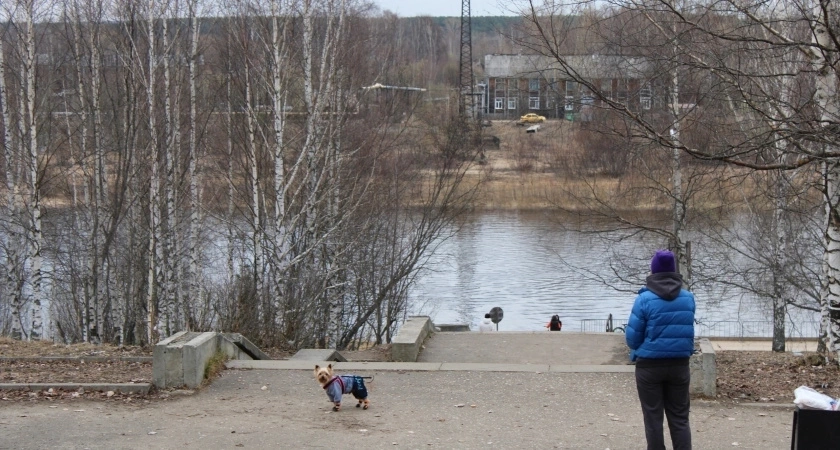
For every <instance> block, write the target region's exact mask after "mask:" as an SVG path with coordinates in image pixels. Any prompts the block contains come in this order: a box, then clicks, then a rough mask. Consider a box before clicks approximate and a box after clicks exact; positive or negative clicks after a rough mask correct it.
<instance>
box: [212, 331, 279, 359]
mask: <svg viewBox="0 0 840 450" xmlns="http://www.w3.org/2000/svg"><path fill="white" fill-rule="evenodd" d="M221 339H222V340H221V341H220V342H219V346H220V348H221V350H222V351H223V352H224V353H225V354H226V355H228V356H229V357H231V358H233V359H271V357H270V356H268V355H267V354H265V353H264V352H263V351H262V350H260V349H259V347H257V346H256V345H254V344H253V343H252V342H251V341H249V340H248V339H246V338H245V336H242V335H241V334H239V333H221ZM228 343H230V344H232V347H228V345H227V344H228Z"/></svg>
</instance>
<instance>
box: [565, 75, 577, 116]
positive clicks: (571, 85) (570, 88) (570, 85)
mask: <svg viewBox="0 0 840 450" xmlns="http://www.w3.org/2000/svg"><path fill="white" fill-rule="evenodd" d="M575 94H577V83H575V82H574V81H568V80H567V81H566V106H565V108H564V109H565V110H566V111H574V110H575Z"/></svg>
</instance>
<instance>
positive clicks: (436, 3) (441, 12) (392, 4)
mask: <svg viewBox="0 0 840 450" xmlns="http://www.w3.org/2000/svg"><path fill="white" fill-rule="evenodd" d="M373 2H374V3H377V4H379V8H380V9H382V10H383V11H385V10H386V9H387V10H390V11H391V12H393V13H396V14H397V15H399V16H401V17H412V16H455V17H460V16H461V0H373ZM500 5H507V6H500ZM511 5H512V2H510V1H505V0H470V11H471V14H472V15H473V16H502V15H504V16H507V15H511V13H510V12H509V11H506V9H505V8H508V9H509V8H510V7H511Z"/></svg>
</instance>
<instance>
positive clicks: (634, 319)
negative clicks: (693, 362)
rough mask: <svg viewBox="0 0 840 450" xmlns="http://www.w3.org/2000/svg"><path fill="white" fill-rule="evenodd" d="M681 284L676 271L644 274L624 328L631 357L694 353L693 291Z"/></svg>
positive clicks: (648, 357) (677, 356)
mask: <svg viewBox="0 0 840 450" xmlns="http://www.w3.org/2000/svg"><path fill="white" fill-rule="evenodd" d="M682 283H683V281H682V277H681V276H680V274H678V273H675V272H660V273H655V274H651V275H649V276H648V277H647V285H646V286H645V287H643V288H641V289H640V290H639V295H638V297H636V302H635V303H634V304H633V311H632V312H631V313H630V320H629V321H628V322H627V328H626V330H625V333H626V334H625V336H624V337H625V339H626V341H627V346H628V347H630V348H631V349H632V350H633V351H632V352H631V357H630V359H631V360H633V361H635V360H636V358H644V359H665V358H688V357H690V356H691V354H692V353H694V309H695V304H694V294H692V293H691V292H689V291H687V290H685V289H683V288H682Z"/></svg>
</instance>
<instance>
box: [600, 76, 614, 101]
mask: <svg viewBox="0 0 840 450" xmlns="http://www.w3.org/2000/svg"><path fill="white" fill-rule="evenodd" d="M601 95H602V96H603V97H604V98H605V99H607V100H612V99H613V93H612V80H601Z"/></svg>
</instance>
